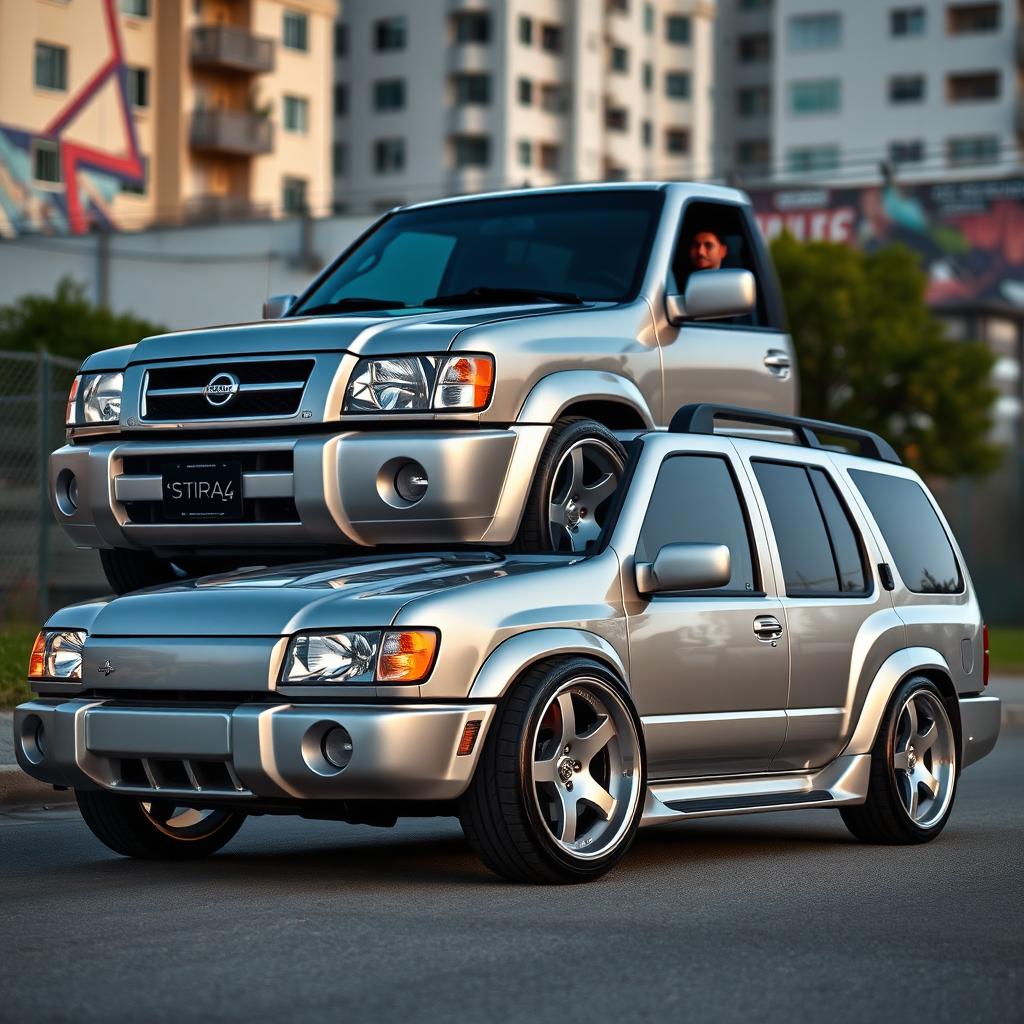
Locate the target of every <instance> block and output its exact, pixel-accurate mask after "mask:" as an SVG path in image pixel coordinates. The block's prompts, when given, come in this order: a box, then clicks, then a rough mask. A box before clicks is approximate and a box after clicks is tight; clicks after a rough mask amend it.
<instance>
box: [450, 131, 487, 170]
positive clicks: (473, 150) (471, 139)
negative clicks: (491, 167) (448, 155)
mask: <svg viewBox="0 0 1024 1024" xmlns="http://www.w3.org/2000/svg"><path fill="white" fill-rule="evenodd" d="M452 141H453V142H454V145H455V166H456V167H458V168H464V167H486V166H487V165H488V164H489V163H490V162H491V140H490V139H489V138H488V137H487V136H486V135H456V136H455V138H454V139H453V140H452Z"/></svg>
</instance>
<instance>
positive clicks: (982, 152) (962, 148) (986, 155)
mask: <svg viewBox="0 0 1024 1024" xmlns="http://www.w3.org/2000/svg"><path fill="white" fill-rule="evenodd" d="M946 161H947V163H948V164H949V166H950V167H964V166H967V165H970V164H997V163H999V136H998V135H967V136H963V137H961V138H958V139H949V140H948V141H947V142H946Z"/></svg>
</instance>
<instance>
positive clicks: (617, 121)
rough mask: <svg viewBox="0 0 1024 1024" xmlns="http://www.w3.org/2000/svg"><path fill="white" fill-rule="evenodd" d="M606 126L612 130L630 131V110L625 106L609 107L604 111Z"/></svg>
mask: <svg viewBox="0 0 1024 1024" xmlns="http://www.w3.org/2000/svg"><path fill="white" fill-rule="evenodd" d="M604 126H605V127H606V128H607V129H608V130H609V131H612V132H625V131H629V111H628V110H626V108H625V107H608V108H607V109H606V110H605V112H604Z"/></svg>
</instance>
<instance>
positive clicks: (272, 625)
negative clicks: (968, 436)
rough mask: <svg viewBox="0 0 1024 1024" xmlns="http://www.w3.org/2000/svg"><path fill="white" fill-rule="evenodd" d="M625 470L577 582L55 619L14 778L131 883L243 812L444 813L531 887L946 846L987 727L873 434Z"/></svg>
mask: <svg viewBox="0 0 1024 1024" xmlns="http://www.w3.org/2000/svg"><path fill="white" fill-rule="evenodd" d="M716 418H717V419H719V420H721V419H725V420H731V421H748V422H750V423H752V424H754V425H757V426H761V427H768V428H774V429H787V430H791V431H792V432H793V436H794V438H795V439H796V441H797V443H796V444H784V443H779V442H768V441H762V440H751V439H741V438H737V437H730V436H724V435H721V434H716V433H715V432H714V422H715V420H716ZM819 433H820V434H822V435H827V436H828V437H830V438H836V439H845V440H846V442H848V443H849V444H851V445H852V446H853V447H854V448H855V449H856V451H857V454H849V453H844V452H839V451H835V450H832V449H825V448H823V447H821V445H820V443H819ZM630 449H631V450H630V453H629V459H628V463H627V466H626V469H625V473H624V478H625V483H624V484H623V486H622V487H620V489H619V492H618V494H617V495H616V497H615V498H614V500H613V505H612V510H611V512H610V514H609V516H608V518H607V519H606V521H605V523H604V527H603V529H602V532H601V534H600V536H599V537H598V540H597V543H596V544H595V545H593V546H592V547H591V548H590V549H589V550H588V551H587V552H585V553H577V552H565V553H559V552H550V553H547V554H543V555H522V554H517V555H512V554H499V553H496V552H488V551H486V550H480V551H477V552H462V553H449V554H444V553H437V554H433V553H421V552H417V551H414V550H413V551H409V552H406V553H405V554H396V555H390V556H388V555H381V554H379V553H368V554H366V555H364V556H362V557H360V558H351V559H347V560H342V561H337V562H325V563H321V564H316V565H304V566H291V567H283V568H278V569H276V570H263V571H247V572H239V573H234V574H227V575H224V576H220V577H210V578H206V579H200V580H195V581H189V582H182V583H178V584H174V585H169V586H167V587H165V588H163V589H157V590H151V591H147V592H143V593H139V594H130V595H126V596H123V597H119V598H112V599H108V600H103V601H96V602H92V603H87V604H81V605H77V606H73V607H70V608H66V609H64V610H63V611H61V612H59V613H57V614H56V615H54V616H53V617H52V618H51V619H50V621H49V622H48V623H47V624H46V627H45V628H44V630H43V632H42V633H40V636H39V639H38V640H37V643H36V648H35V650H34V651H33V655H32V662H31V676H32V682H33V685H34V687H35V689H36V691H37V692H38V697H37V699H35V700H33V701H30V702H29V703H26V704H23V705H22V706H21V707H19V708H18V709H17V711H16V712H15V721H14V726H15V742H16V750H17V756H18V761H19V763H20V764H21V765H22V767H23V768H24V769H25V770H26V771H27V772H29V773H30V774H31V775H34V776H35V777H36V778H38V779H42V780H44V781H47V782H50V783H53V784H54V785H59V786H71V787H74V789H75V790H76V791H77V795H78V803H79V806H80V808H81V811H82V814H83V816H84V817H85V820H86V822H87V823H88V824H89V826H90V828H91V829H92V830H93V832H94V833H95V834H96V835H97V836H98V837H99V838H100V839H101V840H102V841H103V842H104V843H106V844H107V845H108V846H109V847H110V848H111V849H113V850H115V851H117V852H119V853H122V854H126V855H129V856H137V857H167V858H182V857H195V856H201V855H204V854H208V853H212V852H213V851H215V850H217V849H219V848H220V847H221V846H222V845H223V844H224V843H226V842H227V841H228V840H229V839H230V838H231V837H232V836H233V835H234V834H235V832H236V831H237V830H238V828H239V827H240V826H241V824H242V823H243V821H244V819H245V817H246V816H247V815H250V814H301V815H304V816H307V817H325V818H334V819H341V820H345V821H350V822H360V823H372V824H378V825H388V824H394V822H395V820H396V818H397V817H398V816H402V815H444V814H448V815H458V816H459V818H460V820H461V822H462V825H463V828H464V830H465V832H466V835H467V836H468V838H469V841H470V842H471V843H472V845H473V846H474V848H475V849H476V850H477V851H478V852H479V854H480V856H481V857H482V858H483V860H484V861H485V862H486V863H487V864H488V865H489V866H490V867H491V868H493V869H494V870H495V871H496V872H498V873H499V874H501V875H503V876H505V877H507V878H510V879H520V880H531V881H537V882H558V881H582V880H586V879H590V878H594V877H596V876H598V875H600V874H602V873H603V872H604V871H606V870H608V868H610V867H611V866H612V865H613V864H614V863H615V862H616V861H618V860H619V859H620V858H621V857H622V856H623V854H624V853H625V852H626V850H627V849H628V847H629V845H630V843H631V841H632V839H633V837H634V835H635V833H636V830H637V828H638V827H639V826H641V825H655V824H658V823H659V822H667V821H679V820H685V819H688V818H698V817H704V816H708V815H718V814H740V813H747V812H751V811H769V810H788V809H793V808H811V807H819V808H824V807H835V808H838V809H839V811H840V812H841V814H842V816H843V820H844V821H845V822H846V824H847V825H848V826H849V827H850V829H851V830H852V831H853V833H854V834H855V835H856V836H858V837H860V838H861V839H863V840H866V841H868V842H879V843H922V842H926V841H928V840H930V839H933V838H935V836H937V835H938V834H939V832H940V831H941V830H942V828H943V827H944V826H945V824H946V822H947V821H948V819H949V815H950V811H951V809H952V806H953V799H954V795H955V793H956V787H957V780H958V778H959V776H960V772H961V771H962V770H963V769H964V768H965V767H967V766H968V765H970V764H971V763H973V762H974V761H977V760H978V759H979V758H981V757H983V756H984V755H985V754H987V753H988V752H989V751H990V750H991V749H992V747H993V745H994V744H995V741H996V737H997V735H998V731H999V701H998V699H996V698H995V697H992V696H988V695H987V694H986V693H985V687H986V684H987V681H988V678H987V677H988V651H987V638H986V633H985V630H984V627H983V625H982V622H981V617H980V613H979V609H978V604H977V601H976V599H975V596H974V592H973V590H972V589H971V584H970V580H969V578H968V576H967V570H966V568H965V566H964V563H963V558H962V556H961V555H960V553H959V551H958V550H957V548H956V545H955V543H954V542H953V539H952V537H951V535H950V533H949V530H948V527H947V526H946V524H945V522H944V520H943V518H942V515H941V513H940V512H939V510H938V508H937V506H936V505H935V503H934V501H933V499H932V498H931V496H930V495H929V493H928V491H927V489H926V488H925V487H924V486H923V484H922V483H921V481H920V480H919V479H918V477H917V476H916V475H915V474H914V473H913V472H911V471H910V470H908V469H906V468H904V467H903V466H901V465H900V464H899V460H898V458H897V457H896V456H895V454H894V453H893V451H892V449H891V448H890V447H889V446H888V445H887V444H886V443H885V442H884V441H882V440H881V439H880V438H878V437H876V436H874V435H871V434H866V433H863V432H859V431H852V430H847V429H844V428H842V427H839V426H836V425H830V424H819V423H815V422H813V421H808V420H796V419H789V418H785V417H779V416H773V415H771V414H767V413H761V412H751V411H749V410H746V411H745V410H742V409H736V408H721V407H713V406H707V405H703V406H690V407H687V408H685V409H682V410H680V411H679V413H678V414H677V415H676V417H674V419H673V421H672V424H671V426H670V429H669V430H668V431H667V432H651V433H645V434H643V435H642V436H641V437H640V438H639V439H637V440H636V441H634V442H631V443H630Z"/></svg>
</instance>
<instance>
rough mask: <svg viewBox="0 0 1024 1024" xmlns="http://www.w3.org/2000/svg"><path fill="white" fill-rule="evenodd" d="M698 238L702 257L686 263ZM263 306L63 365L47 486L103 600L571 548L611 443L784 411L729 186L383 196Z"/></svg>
mask: <svg viewBox="0 0 1024 1024" xmlns="http://www.w3.org/2000/svg"><path fill="white" fill-rule="evenodd" d="M707 230H710V231H713V232H714V233H716V234H717V236H718V237H719V239H720V240H721V241H722V242H723V244H724V245H725V252H726V255H725V259H724V261H723V262H722V265H721V267H719V268H718V269H705V270H701V271H700V272H699V273H694V272H691V266H692V263H691V253H690V250H691V241H692V239H693V238H694V236H695V235H696V234H698V233H699V232H701V231H707ZM267 312H268V313H269V315H270V316H271V317H273V319H272V320H270V321H269V322H263V323H254V324H240V325H236V326H230V327H219V328H211V329H206V330H195V331H185V332H180V333H176V334H168V335H163V336H160V337H153V338H146V339H145V340H143V341H141V342H139V344H137V345H133V346H128V347H125V348H120V349H113V350H110V351H107V352H99V353H97V354H95V355H93V356H90V357H89V359H88V360H86V362H85V364H84V365H83V367H82V371H81V375H80V377H79V378H78V380H77V381H76V383H75V387H74V391H73V392H72V395H71V400H70V402H69V404H68V424H69V431H68V434H69V436H68V443H67V445H66V446H65V447H63V448H61V449H60V450H58V451H57V452H55V453H54V455H53V457H52V459H51V463H50V492H51V497H52V503H53V508H54V513H55V515H56V517H57V519H58V521H59V522H60V523H61V525H62V526H63V527H64V529H65V530H66V531H67V533H68V534H69V536H70V537H71V539H72V540H73V541H74V542H75V543H76V544H79V545H82V546H86V547H94V548H98V549H100V551H101V553H102V559H103V564H104V567H105V569H106V572H107V576H108V578H109V580H110V583H111V584H112V585H113V587H114V588H115V589H116V590H118V591H120V592H124V591H127V590H134V589H137V588H138V587H141V586H146V585H150V584H155V583H160V582H166V581H171V580H173V579H175V578H180V577H182V576H184V575H193V574H196V573H199V572H204V571H205V572H209V571H214V570H221V569H225V568H233V567H237V566H238V565H241V564H252V563H253V562H254V561H260V562H266V561H268V560H274V559H276V560H278V561H295V560H296V559H298V558H307V557H316V558H318V557H326V556H329V555H334V556H337V555H338V554H339V553H344V552H345V551H346V550H347V551H352V550H353V549H354V548H356V547H359V546H384V545H393V544H408V543H410V542H411V541H412V539H413V538H415V542H416V543H417V544H419V545H441V546H444V547H447V548H448V549H451V547H452V546H453V545H469V544H481V545H485V546H489V547H494V546H509V545H513V544H514V545H515V546H516V547H517V549H518V550H528V551H577V552H582V551H585V550H586V549H587V546H588V545H591V544H593V543H594V542H595V541H596V539H597V536H598V534H599V532H600V529H601V526H602V524H603V518H604V516H605V514H606V512H607V510H608V508H609V500H610V497H611V495H612V493H613V491H614V490H615V486H616V484H617V482H618V480H619V478H620V476H621V473H622V467H623V465H624V463H625V451H624V449H623V447H622V440H623V439H624V438H628V437H630V436H635V435H636V434H637V433H639V432H641V431H643V430H648V429H651V428H653V427H656V426H661V427H664V426H665V425H666V424H667V422H668V419H669V417H670V416H671V415H672V413H673V412H674V411H675V410H676V409H677V408H679V406H680V405H682V404H684V403H686V402H692V401H698V400H700V401H729V402H734V403H742V404H744V405H748V406H756V407H759V408H764V409H769V410H774V411H776V412H794V411H795V410H796V380H795V372H794V368H793V366H792V365H791V364H792V362H793V354H792V346H791V343H790V339H789V337H788V335H787V334H786V333H785V329H784V325H783V315H782V304H781V301H780V298H779V294H778V288H777V285H776V282H775V278H774V275H773V272H772V268H771V265H770V263H769V261H768V259H767V256H766V253H765V250H764V246H763V244H762V242H761V240H760V237H759V235H758V232H757V228H756V225H755V222H754V220H753V217H752V214H751V209H750V205H749V203H748V201H747V199H746V197H745V196H744V195H743V194H742V193H739V192H735V191H732V190H729V189H722V188H715V187H710V186H698V185H685V184H651V185H602V186H592V187H582V188H581V187H574V188H557V189H548V190H539V191H526V192H510V193H502V194H499V195H492V196H480V197H473V198H469V199H458V200H446V201H443V202H437V203H428V204H424V205H420V206H414V207H409V208H406V209H402V210H397V211H394V212H392V213H390V214H388V215H387V216H386V217H384V218H383V219H382V220H380V221H378V222H377V223H376V224H375V225H374V226H373V227H372V228H371V229H370V230H369V231H368V232H367V233H366V234H365V235H364V236H363V237H361V238H359V239H358V240H357V241H356V242H355V243H354V244H353V245H352V246H351V248H350V249H349V250H348V251H346V252H344V253H342V255H341V256H340V257H339V258H338V260H337V261H336V262H335V263H333V264H332V265H331V266H329V267H328V268H327V269H326V270H325V271H324V272H323V273H322V274H321V275H320V276H319V277H318V278H317V279H316V280H315V281H314V282H313V283H312V284H311V285H310V287H309V288H308V290H307V291H306V293H305V294H304V295H302V296H301V297H300V298H298V299H297V300H294V301H293V298H292V297H290V296H289V297H285V298H284V299H283V300H275V301H273V302H271V303H268V310H267Z"/></svg>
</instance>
